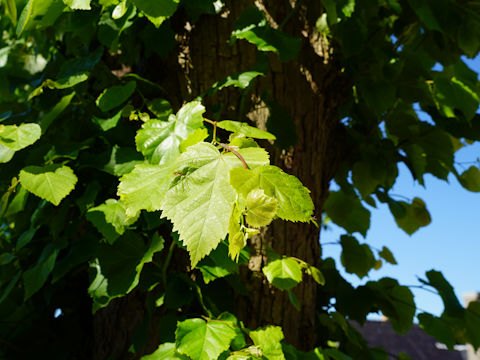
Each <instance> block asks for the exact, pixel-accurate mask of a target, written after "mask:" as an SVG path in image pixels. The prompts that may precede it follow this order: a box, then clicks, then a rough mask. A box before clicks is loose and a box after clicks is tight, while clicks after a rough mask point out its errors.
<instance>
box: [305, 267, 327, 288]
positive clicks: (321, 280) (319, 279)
mask: <svg viewBox="0 0 480 360" xmlns="http://www.w3.org/2000/svg"><path fill="white" fill-rule="evenodd" d="M306 273H307V274H308V275H310V276H311V277H312V278H313V280H315V282H316V283H317V284H318V285H325V277H324V276H323V274H322V272H321V271H320V270H318V269H317V268H316V267H315V266H310V265H309V266H308V267H307V269H306Z"/></svg>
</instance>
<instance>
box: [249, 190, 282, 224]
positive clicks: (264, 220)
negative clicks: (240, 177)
mask: <svg viewBox="0 0 480 360" xmlns="http://www.w3.org/2000/svg"><path fill="white" fill-rule="evenodd" d="M246 204H247V216H246V220H247V223H248V224H249V225H250V226H253V227H262V226H266V225H268V224H270V223H271V222H272V220H273V218H274V216H275V214H276V213H277V208H278V201H277V200H276V199H275V198H273V197H270V196H267V195H265V192H264V191H263V190H261V189H254V190H252V191H250V192H249V193H248V195H247V198H246Z"/></svg>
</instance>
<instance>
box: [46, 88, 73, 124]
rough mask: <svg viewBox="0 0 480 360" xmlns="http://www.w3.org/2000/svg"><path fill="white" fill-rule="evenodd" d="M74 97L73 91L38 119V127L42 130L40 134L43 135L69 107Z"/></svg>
mask: <svg viewBox="0 0 480 360" xmlns="http://www.w3.org/2000/svg"><path fill="white" fill-rule="evenodd" d="M74 96H75V91H73V92H72V93H70V94H68V95H65V96H64V97H62V98H61V99H60V101H59V102H57V103H56V104H55V106H54V107H53V109H52V110H50V111H49V112H48V113H46V114H45V115H44V116H43V117H42V118H41V119H40V127H41V128H42V133H45V132H46V131H47V129H48V128H49V126H50V125H51V123H52V122H53V120H55V119H56V118H57V117H58V116H59V115H60V114H61V113H62V111H63V110H65V109H66V108H67V106H68V105H70V103H71V101H72V99H73V97H74Z"/></svg>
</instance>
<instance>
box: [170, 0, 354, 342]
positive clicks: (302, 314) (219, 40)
mask: <svg viewBox="0 0 480 360" xmlns="http://www.w3.org/2000/svg"><path fill="white" fill-rule="evenodd" d="M226 3H227V5H226V8H227V9H229V12H228V13H225V14H222V16H220V17H219V16H205V17H203V18H202V19H201V20H200V21H199V22H198V23H196V24H195V26H194V27H193V28H191V29H190V28H187V31H186V32H185V37H184V38H183V49H182V52H181V54H180V56H179V57H178V59H179V60H180V64H181V65H182V67H183V74H181V77H180V79H179V82H180V83H183V84H184V85H185V86H184V87H183V92H182V93H181V99H189V98H191V97H192V96H196V95H198V94H200V93H202V92H204V91H205V90H207V89H208V88H209V87H211V86H212V85H213V83H215V82H216V81H219V80H222V79H223V78H225V77H226V76H228V75H231V74H234V73H236V72H239V71H247V70H249V69H250V68H251V67H252V65H253V64H254V62H255V58H256V55H255V53H256V50H255V48H254V46H253V45H251V44H248V43H246V42H245V41H240V42H239V41H237V42H236V43H235V44H234V45H233V46H231V45H229V44H228V40H229V38H230V34H231V31H232V30H233V26H234V24H233V23H234V21H235V19H236V18H238V16H239V15H240V14H241V13H242V11H243V10H244V9H245V8H246V7H249V6H259V7H260V8H261V9H262V10H264V11H265V12H266V13H267V18H268V20H269V22H270V25H272V26H273V27H278V24H279V23H281V22H282V20H283V19H285V18H286V17H287V16H288V14H290V13H291V12H292V11H293V10H292V5H291V4H290V2H288V1H279V0H271V1H255V2H253V1H250V0H242V1H240V0H236V1H226ZM318 3H319V2H315V1H305V5H304V6H301V7H299V8H298V9H296V10H295V11H294V13H293V16H292V17H291V18H290V20H289V22H288V24H287V25H286V26H285V27H284V30H285V31H286V32H288V33H290V34H292V35H295V36H297V37H299V38H301V39H302V42H303V43H302V49H301V51H300V54H299V57H298V58H297V59H295V60H292V61H290V62H288V63H281V62H280V61H279V60H278V57H277V56H276V55H273V54H272V55H271V56H270V64H271V74H270V75H269V76H268V77H266V78H264V79H261V80H260V81H259V82H258V83H257V85H256V86H255V87H254V88H253V89H251V98H250V99H248V100H249V103H248V108H247V110H248V111H246V112H247V117H248V118H250V120H252V121H253V122H254V123H256V124H257V125H258V126H259V127H261V128H264V127H265V122H266V120H267V118H268V115H269V114H268V110H267V109H266V108H267V107H266V105H265V104H264V103H263V102H262V101H261V98H260V95H261V94H262V93H263V92H264V90H270V92H271V96H272V97H273V99H274V100H275V101H276V102H277V103H278V104H280V105H281V106H282V107H283V108H284V109H285V110H286V111H288V113H289V114H290V115H291V117H292V118H293V120H294V123H295V126H296V131H297V143H296V145H295V146H294V147H293V148H291V149H287V150H283V151H281V150H278V149H275V148H273V147H272V148H271V149H270V150H271V156H272V163H274V164H276V165H278V166H281V167H282V168H284V169H285V171H286V172H288V173H290V174H293V175H295V176H297V177H298V178H299V179H300V180H301V181H302V182H303V184H304V185H305V186H306V187H308V188H309V189H310V190H311V192H312V193H311V195H312V198H313V200H314V203H315V208H316V210H315V215H316V217H317V219H318V222H320V221H321V213H322V208H323V205H324V202H325V199H326V197H327V194H328V188H329V183H330V180H331V179H332V177H333V176H334V174H335V171H336V169H337V166H338V164H339V162H340V161H341V158H342V141H341V138H342V137H341V131H340V127H339V123H338V115H337V107H338V105H340V104H341V103H342V102H343V101H344V99H345V98H346V89H347V83H346V81H345V79H343V77H342V74H341V72H340V70H339V68H338V66H337V65H336V64H335V63H334V61H333V58H332V57H331V54H330V49H329V48H328V45H327V42H326V41H325V40H324V39H323V38H322V37H321V36H320V34H319V33H318V32H317V30H316V29H315V22H316V20H317V19H318V17H319V16H320V15H321V11H322V9H321V8H320V5H319V4H318ZM294 6H295V5H294ZM307 7H308V13H307V10H306V8H307ZM183 75H185V76H183ZM208 101H210V104H209V103H208ZM241 101H242V99H240V97H239V92H238V90H235V89H225V90H222V91H221V92H220V93H219V94H218V95H216V96H215V97H214V98H213V99H212V98H207V104H206V105H207V106H208V105H212V104H215V103H216V104H219V103H223V104H224V105H225V107H226V109H225V111H224V112H223V113H222V116H223V117H222V118H230V119H235V120H242V119H239V118H238V116H239V108H241V107H242V105H241ZM210 107H211V106H210ZM240 116H241V114H240ZM274 120H275V119H273V121H274ZM251 245H252V247H253V248H254V250H255V253H254V254H252V257H251V261H250V264H249V268H250V270H251V271H252V272H246V273H247V274H245V280H246V283H247V287H248V289H249V291H250V294H251V297H250V298H246V297H239V298H238V299H237V300H236V306H237V310H238V311H237V312H236V315H238V316H239V317H240V318H241V319H242V320H243V321H244V322H245V325H246V326H247V327H249V328H256V327H258V326H262V325H266V324H277V325H281V326H282V327H283V330H284V333H285V336H286V341H287V342H289V343H291V344H293V345H295V346H297V347H299V348H301V349H310V348H312V346H314V344H315V303H316V291H317V286H316V284H315V283H314V281H313V280H312V279H311V278H310V277H305V278H304V281H303V282H302V283H301V284H300V285H299V286H297V287H296V289H295V290H294V294H295V296H296V297H297V298H298V300H299V302H300V304H301V309H300V311H297V310H296V309H295V308H294V307H293V306H292V305H291V303H290V301H289V299H288V295H287V293H286V292H282V291H279V290H276V289H273V288H272V287H271V286H269V285H268V284H267V282H266V280H265V278H264V277H263V276H259V275H260V274H259V272H260V271H261V267H262V266H263V265H265V263H266V260H267V259H266V257H265V255H266V247H267V246H270V247H272V248H273V249H274V250H276V251H277V252H278V253H279V254H285V255H287V256H294V257H297V258H299V259H302V260H304V261H306V262H308V263H309V264H311V265H318V264H319V261H320V255H321V254H320V245H319V229H317V228H316V227H315V226H314V225H313V224H300V223H299V224H294V223H287V222H284V221H275V222H274V223H273V224H272V225H271V226H270V227H269V229H268V231H266V232H265V233H264V234H262V236H261V237H259V238H257V239H255V240H254V241H252V243H251ZM247 277H248V278H247Z"/></svg>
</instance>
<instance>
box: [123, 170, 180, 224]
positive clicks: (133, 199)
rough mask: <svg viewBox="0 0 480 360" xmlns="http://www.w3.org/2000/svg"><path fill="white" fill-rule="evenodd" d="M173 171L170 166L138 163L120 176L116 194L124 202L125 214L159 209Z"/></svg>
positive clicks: (131, 215) (132, 214)
mask: <svg viewBox="0 0 480 360" xmlns="http://www.w3.org/2000/svg"><path fill="white" fill-rule="evenodd" d="M172 178H173V171H172V168H171V167H170V166H165V165H149V164H139V165H137V166H135V168H134V169H133V171H132V172H130V173H128V174H126V175H123V176H122V177H121V178H120V184H119V185H118V191H117V194H118V196H119V197H120V200H121V201H122V202H123V203H124V205H125V209H126V214H127V216H128V217H133V216H135V214H137V213H138V212H139V211H140V210H147V211H156V210H160V204H161V201H162V199H163V197H164V195H165V192H166V191H167V189H168V185H169V184H170V181H171V179H172Z"/></svg>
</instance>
